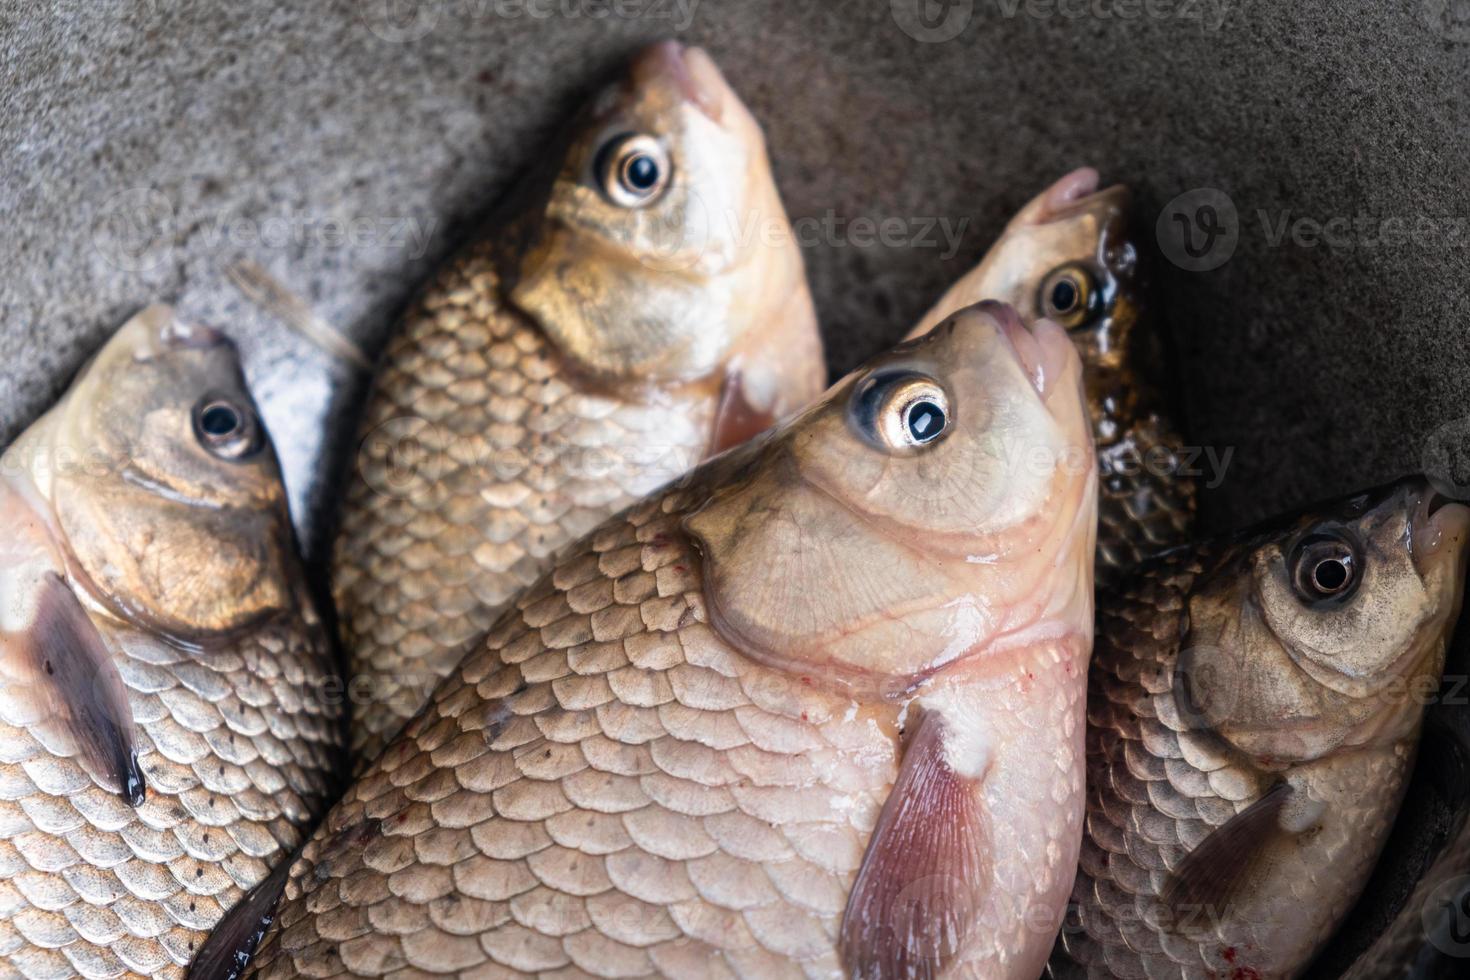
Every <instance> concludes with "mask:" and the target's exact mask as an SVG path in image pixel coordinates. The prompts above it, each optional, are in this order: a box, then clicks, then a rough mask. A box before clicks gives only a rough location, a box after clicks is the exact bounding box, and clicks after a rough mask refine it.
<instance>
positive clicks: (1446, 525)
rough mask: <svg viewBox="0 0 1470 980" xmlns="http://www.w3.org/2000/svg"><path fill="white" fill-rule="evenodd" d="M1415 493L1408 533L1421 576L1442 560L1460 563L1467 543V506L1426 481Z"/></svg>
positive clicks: (1469, 526)
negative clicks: (1416, 495)
mask: <svg viewBox="0 0 1470 980" xmlns="http://www.w3.org/2000/svg"><path fill="white" fill-rule="evenodd" d="M1418 492H1419V502H1418V504H1417V506H1415V508H1414V511H1413V517H1412V518H1411V520H1410V534H1411V535H1412V538H1411V544H1412V548H1413V554H1414V563H1415V565H1416V566H1418V568H1419V572H1420V574H1425V573H1426V572H1428V571H1429V569H1430V567H1431V566H1432V565H1434V564H1437V563H1439V562H1441V561H1445V560H1452V561H1453V560H1459V561H1463V560H1464V553H1465V551H1466V548H1465V547H1464V545H1465V543H1466V542H1467V541H1470V506H1467V505H1466V504H1465V503H1464V502H1462V501H1459V500H1455V499H1453V498H1451V497H1448V496H1446V495H1445V494H1442V493H1440V492H1439V491H1438V490H1436V489H1434V487H1433V486H1432V485H1431V484H1429V482H1428V481H1424V483H1423V485H1422V487H1421V488H1420V489H1419V491H1418Z"/></svg>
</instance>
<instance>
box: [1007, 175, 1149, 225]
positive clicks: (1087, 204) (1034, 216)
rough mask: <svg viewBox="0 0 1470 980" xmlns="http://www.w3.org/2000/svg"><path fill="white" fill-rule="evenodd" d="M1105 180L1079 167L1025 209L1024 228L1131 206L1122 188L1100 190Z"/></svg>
mask: <svg viewBox="0 0 1470 980" xmlns="http://www.w3.org/2000/svg"><path fill="white" fill-rule="evenodd" d="M1101 183H1102V177H1101V175H1099V174H1098V172H1097V170H1096V169H1095V168H1093V167H1079V168H1077V169H1076V170H1073V171H1072V172H1071V173H1069V174H1065V175H1063V176H1062V177H1060V178H1058V180H1057V181H1056V183H1054V184H1052V185H1051V186H1050V187H1048V188H1047V189H1046V190H1044V191H1042V192H1041V193H1040V194H1039V195H1037V197H1036V198H1035V199H1034V200H1033V201H1032V203H1031V204H1030V205H1029V206H1028V207H1027V208H1026V210H1025V212H1024V213H1023V214H1022V215H1021V218H1022V220H1023V222H1024V223H1025V224H1030V225H1045V224H1050V223H1052V222H1054V221H1060V220H1063V219H1065V218H1070V217H1072V216H1074V215H1077V214H1082V213H1084V212H1086V211H1092V210H1107V209H1113V210H1122V209H1125V208H1126V207H1127V204H1128V188H1127V187H1126V186H1124V185H1123V184H1113V185H1111V186H1109V187H1102V188H1101V189H1099V188H1100V187H1101Z"/></svg>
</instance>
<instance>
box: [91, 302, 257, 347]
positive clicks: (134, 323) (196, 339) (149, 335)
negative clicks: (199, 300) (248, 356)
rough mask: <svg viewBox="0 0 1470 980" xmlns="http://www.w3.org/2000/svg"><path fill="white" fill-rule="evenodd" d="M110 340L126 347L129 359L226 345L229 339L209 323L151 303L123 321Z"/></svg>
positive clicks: (170, 307)
mask: <svg viewBox="0 0 1470 980" xmlns="http://www.w3.org/2000/svg"><path fill="white" fill-rule="evenodd" d="M113 343H116V344H118V345H119V346H120V347H123V348H126V349H128V350H130V351H131V352H132V356H133V360H135V361H148V360H152V359H153V358H154V357H158V356H160V355H164V354H170V353H173V352H175V351H182V350H212V349H214V348H216V347H224V346H229V345H230V344H231V341H230V338H229V337H227V336H226V335H225V334H224V333H222V332H220V331H219V330H216V329H214V328H213V327H207V326H205V325H203V324H201V323H189V322H187V321H184V320H181V319H179V317H178V316H177V314H176V313H175V312H174V308H173V307H172V306H168V305H166V304H163V303H155V304H154V305H152V306H149V307H147V308H146V309H144V310H142V311H140V312H139V313H137V314H136V315H135V316H134V317H133V318H132V319H131V320H129V321H128V322H127V323H126V324H124V325H123V327H122V329H121V330H119V331H118V333H117V336H116V337H115V338H114V340H113Z"/></svg>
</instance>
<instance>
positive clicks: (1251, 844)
mask: <svg viewBox="0 0 1470 980" xmlns="http://www.w3.org/2000/svg"><path fill="white" fill-rule="evenodd" d="M1467 539H1470V508H1467V507H1466V506H1465V505H1464V504H1460V503H1454V502H1450V501H1449V500H1448V499H1447V498H1445V497H1442V496H1440V495H1439V494H1437V493H1436V492H1434V491H1433V490H1432V489H1431V488H1430V487H1429V485H1428V484H1427V483H1425V482H1424V481H1423V480H1421V479H1417V478H1416V479H1409V480H1405V481H1401V482H1399V483H1397V484H1394V485H1392V486H1389V487H1386V488H1381V489H1379V490H1375V491H1369V492H1366V493H1361V494H1357V495H1354V496H1353V497H1351V498H1348V499H1347V500H1345V501H1340V502H1337V503H1334V504H1330V505H1327V506H1323V507H1317V508H1308V509H1307V510H1305V511H1303V512H1301V513H1299V514H1296V515H1292V516H1289V517H1286V518H1282V519H1280V520H1279V521H1276V522H1273V523H1272V524H1271V525H1270V526H1268V527H1265V528H1261V529H1257V530H1255V531H1250V532H1242V533H1241V534H1239V535H1234V536H1226V537H1222V538H1214V539H1210V540H1208V541H1205V542H1203V543H1200V544H1197V545H1192V546H1186V547H1182V548H1179V549H1176V550H1175V551H1172V552H1169V553H1166V554H1165V555H1163V556H1161V557H1159V558H1156V559H1154V560H1152V561H1151V562H1149V563H1147V564H1146V565H1144V566H1142V567H1141V568H1139V569H1138V570H1136V571H1135V573H1134V574H1133V575H1132V576H1131V577H1130V579H1129V580H1128V581H1127V582H1121V583H1118V584H1117V585H1115V586H1110V587H1108V588H1105V589H1102V590H1100V591H1099V596H1098V604H1097V631H1096V646H1095V649H1094V654H1093V660H1092V666H1091V669H1090V673H1089V678H1088V688H1089V690H1088V702H1087V774H1088V780H1087V781H1088V789H1087V821H1086V829H1085V832H1084V838H1083V844H1082V856H1081V861H1080V863H1079V868H1078V873H1077V880H1076V884H1075V886H1074V888H1073V892H1072V903H1071V906H1070V909H1069V911H1068V914H1067V918H1066V922H1065V924H1064V925H1063V927H1062V930H1061V934H1060V936H1059V938H1058V941H1057V946H1056V949H1055V952H1054V955H1053V957H1052V961H1051V964H1050V974H1049V975H1050V976H1052V977H1053V978H1057V980H1064V978H1075V977H1178V978H1184V980H1187V978H1221V977H1228V978H1234V980H1248V978H1261V980H1264V978H1287V977H1295V976H1299V975H1300V974H1301V972H1302V971H1303V969H1305V968H1306V966H1307V965H1308V964H1309V963H1310V962H1311V960H1312V958H1313V956H1314V955H1315V954H1316V953H1317V952H1318V951H1319V950H1321V949H1322V948H1323V946H1324V944H1325V943H1326V942H1327V941H1328V940H1329V938H1330V937H1331V936H1332V934H1333V932H1334V931H1335V929H1336V928H1337V927H1338V925H1339V924H1340V923H1341V921H1342V920H1343V918H1344V917H1345V916H1346V914H1347V913H1348V911H1349V910H1350V909H1351V907H1352V905H1353V903H1354V901H1355V900H1356V899H1357V897H1358V895H1359V893H1360V892H1361V890H1362V888H1363V885H1364V884H1365V882H1366V881H1367V879H1368V876H1369V874H1370V873H1371V872H1372V870H1373V868H1374V865H1375V863H1376V860H1377V856H1378V854H1379V852H1380V851H1381V849H1382V847H1383V844H1384V842H1385V840H1386V839H1387V835H1388V832H1389V829H1390V827H1391V825H1392V824H1393V821H1394V818H1395V815H1396V813H1397V811H1398V807H1399V802H1400V800H1401V799H1402V798H1403V794H1404V791H1405V788H1406V784H1407V778H1408V776H1409V774H1410V772H1411V770H1412V768H1413V763H1414V757H1415V752H1416V748H1417V745H1418V742H1419V739H1420V733H1421V731H1422V724H1423V715H1424V706H1425V704H1427V703H1428V702H1429V701H1430V700H1432V698H1433V695H1434V692H1435V691H1437V690H1438V687H1439V680H1440V672H1441V670H1442V667H1443V663H1444V656H1445V648H1446V645H1447V643H1448V640H1449V634H1450V631H1451V628H1452V626H1453V623H1454V621H1455V618H1456V616H1457V615H1458V612H1459V605H1460V597H1461V591H1462V589H1463V586H1464V574H1465V554H1466V550H1467V549H1466V542H1467Z"/></svg>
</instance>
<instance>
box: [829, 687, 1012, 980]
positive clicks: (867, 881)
mask: <svg viewBox="0 0 1470 980" xmlns="http://www.w3.org/2000/svg"><path fill="white" fill-rule="evenodd" d="M979 790H980V787H979V783H978V782H977V781H976V780H973V779H969V778H967V777H965V776H962V775H960V774H958V773H956V772H955V771H954V770H953V769H951V768H950V767H949V764H948V763H947V762H946V761H945V758H944V723H943V720H942V719H941V718H940V716H939V715H938V714H937V713H927V714H925V715H924V716H923V718H921V719H920V721H919V728H918V730H917V731H916V732H915V733H914V735H913V737H912V739H911V741H910V743H909V745H908V747H907V749H906V750H905V751H904V756H903V763H902V765H901V766H900V768H899V772H898V779H897V780H895V781H894V784H893V790H892V792H890V793H889V794H888V800H887V802H886V803H884V804H883V812H882V813H880V814H879V816H878V825H877V827H876V828H875V829H874V830H873V836H872V839H871V840H870V841H869V842H868V850H867V853H866V854H864V855H863V863H862V866H861V867H860V868H859V869H858V875H857V880H856V881H855V882H854V883H853V887H852V893H851V894H850V895H849V896H848V900H847V909H846V911H845V912H844V913H843V917H842V932H841V935H840V938H839V950H840V952H841V955H842V961H843V963H844V965H845V966H846V967H847V973H848V976H849V977H853V978H856V980H876V978H880V977H881V978H888V977H906V978H921V977H931V976H935V975H937V974H939V973H940V972H941V971H942V970H943V969H944V967H945V966H946V965H947V964H948V963H949V962H951V961H952V960H953V959H954V958H955V957H956V956H957V955H959V954H961V953H962V952H963V951H964V949H965V947H966V945H967V944H968V942H969V941H970V940H971V939H973V938H974V934H975V932H976V931H977V930H976V926H977V925H978V921H977V920H978V918H979V901H980V898H981V890H982V889H983V888H984V886H985V884H986V883H988V881H989V878H990V874H989V864H988V861H987V860H986V837H987V835H986V831H985V822H984V815H983V813H982V811H981V801H980V791H979Z"/></svg>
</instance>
